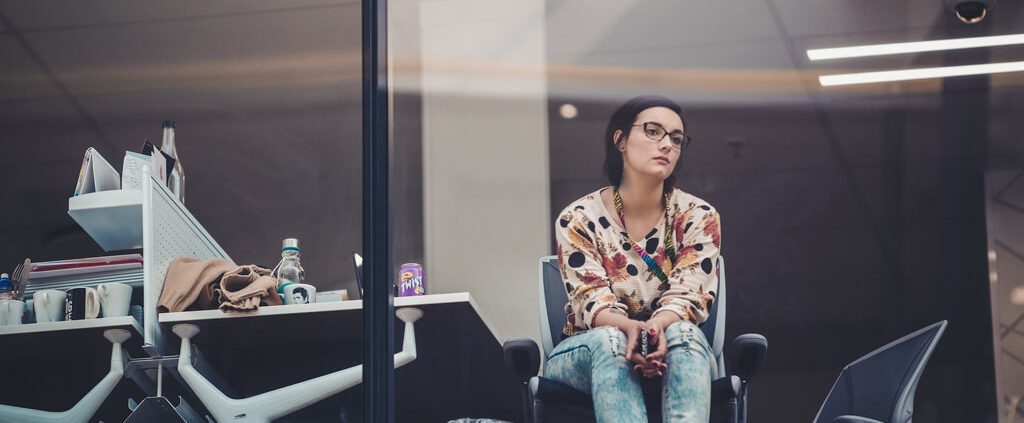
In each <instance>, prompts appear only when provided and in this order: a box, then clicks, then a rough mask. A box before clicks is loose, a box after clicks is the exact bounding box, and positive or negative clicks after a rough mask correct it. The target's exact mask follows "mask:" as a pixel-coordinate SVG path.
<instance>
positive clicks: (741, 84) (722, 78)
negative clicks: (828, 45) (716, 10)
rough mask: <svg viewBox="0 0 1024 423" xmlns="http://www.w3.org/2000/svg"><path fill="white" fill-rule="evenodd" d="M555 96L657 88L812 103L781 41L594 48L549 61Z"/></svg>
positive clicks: (705, 100)
mask: <svg viewBox="0 0 1024 423" xmlns="http://www.w3.org/2000/svg"><path fill="white" fill-rule="evenodd" d="M548 66H549V74H548V79H549V80H548V84H549V91H550V95H551V96H552V97H567V98H578V97H583V98H606V99H619V98H622V99H625V98H629V97H632V96H633V95H635V94H636V93H639V92H657V93H662V94H664V95H669V96H673V97H678V98H685V99H688V101H693V102H694V103H698V104H736V103H741V104H742V103H758V102H775V103H792V102H798V103H799V102H806V101H807V96H806V94H805V90H804V87H803V82H802V81H801V79H800V75H799V74H798V73H797V72H796V71H794V70H793V66H792V63H791V60H790V59H789V55H788V54H787V52H786V47H785V44H784V43H783V42H782V41H781V40H777V39H775V40H772V39H769V40H763V41H753V42H734V43H730V44H728V45H727V46H722V45H694V46H683V47H676V48H652V49H635V50H630V51H623V52H616V53H605V52H588V53H587V54H583V55H580V56H579V57H576V58H574V59H573V60H571V61H563V62H557V61H555V60H552V62H551V63H549V65H548Z"/></svg>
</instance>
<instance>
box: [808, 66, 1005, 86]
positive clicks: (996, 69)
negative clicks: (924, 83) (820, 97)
mask: <svg viewBox="0 0 1024 423" xmlns="http://www.w3.org/2000/svg"><path fill="white" fill-rule="evenodd" d="M1021 71H1024V62H1003V63H988V64H984V65H966V66H945V67H941V68H921V69H907V70H896V71H882V72H863V73H846V74H839V75H823V76H819V77H818V82H820V83H821V86H823V87H831V86H835V85H852V84H870V83H875V82H892V81H909V80H913V79H928V78H945V77H950V76H967V75H984V74H990V73H1005V72H1021Z"/></svg>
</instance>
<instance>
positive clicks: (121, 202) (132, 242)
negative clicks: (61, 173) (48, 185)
mask: <svg viewBox="0 0 1024 423" xmlns="http://www.w3.org/2000/svg"><path fill="white" fill-rule="evenodd" d="M68 214H69V215H71V218H72V219H75V222H78V225H79V226H81V227H82V229H84V230H85V232H87V233H88V234H89V236H91V237H92V239H93V240H95V241H96V243H97V244H99V245H100V247H102V248H103V249H104V250H106V251H115V250H130V249H138V248H142V191H141V190H131V189H127V190H111V191H100V192H92V193H88V194H82V195H79V196H75V197H71V198H68Z"/></svg>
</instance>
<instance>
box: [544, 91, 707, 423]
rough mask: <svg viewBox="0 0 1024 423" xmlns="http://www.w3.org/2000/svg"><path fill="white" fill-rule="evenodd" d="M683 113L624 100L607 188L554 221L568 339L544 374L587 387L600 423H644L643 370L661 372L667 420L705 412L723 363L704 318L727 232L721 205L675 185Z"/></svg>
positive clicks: (610, 148)
mask: <svg viewBox="0 0 1024 423" xmlns="http://www.w3.org/2000/svg"><path fill="white" fill-rule="evenodd" d="M680 113H681V109H680V107H679V106H678V105H677V104H675V103H674V102H672V101H671V100H669V99H667V98H663V97H655V96H641V97H636V98H633V99H631V100H629V101H628V102H626V103H625V104H624V105H622V107H620V108H619V109H618V110H617V111H616V112H615V114H613V115H612V118H611V120H610V122H609V123H608V128H607V130H606V133H605V139H604V144H605V152H606V156H605V171H606V172H607V174H608V179H609V181H610V182H611V186H610V187H605V188H602V189H600V190H598V191H596V192H594V193H591V194H588V195H586V196H584V197H583V198H580V199H579V200H576V201H575V202H573V203H572V204H570V205H569V206H568V207H566V208H565V210H563V211H562V212H561V213H560V214H559V216H558V219H557V220H556V222H555V233H556V239H557V240H558V262H559V267H560V269H561V272H562V279H563V280H564V281H565V289H566V290H567V291H568V294H569V303H568V304H567V305H566V312H567V314H568V316H567V317H568V319H567V323H566V327H565V334H566V335H570V336H568V337H567V338H565V339H564V340H563V341H562V342H560V343H559V344H558V345H557V346H556V347H555V349H554V351H552V353H551V356H550V357H548V360H547V363H546V364H545V367H544V375H545V377H547V378H550V379H554V380H557V381H560V382H563V383H566V384H569V385H571V386H573V387H575V388H576V389H579V390H582V391H584V392H590V393H591V394H592V397H593V401H594V412H595V414H596V417H597V421H598V422H643V421H646V420H647V412H646V409H645V407H644V400H643V394H642V392H641V387H640V378H641V377H644V378H661V379H662V386H663V388H662V415H663V418H664V420H665V421H666V422H707V421H708V418H709V413H710V407H711V398H710V397H711V394H710V391H711V379H712V377H713V376H715V375H714V374H713V372H714V371H715V369H716V367H715V366H714V365H713V362H714V358H713V354H712V352H711V348H710V347H709V346H708V341H707V340H706V339H705V338H704V335H703V333H702V332H701V331H700V329H698V328H697V325H699V324H701V323H702V322H704V320H705V319H707V316H708V310H709V307H710V304H711V302H712V301H714V295H715V292H714V289H715V287H716V286H717V273H718V269H717V260H718V251H719V248H720V246H721V235H720V234H721V232H720V230H719V217H718V213H717V212H716V211H715V209H714V208H713V207H711V206H710V205H709V204H708V203H706V202H705V201H703V200H701V199H699V198H697V197H695V196H693V195H690V194H687V193H685V192H683V191H681V190H679V189H675V188H674V186H673V182H674V171H675V168H676V162H678V161H679V156H680V154H681V153H682V151H683V149H685V148H686V146H687V144H689V141H690V138H689V136H687V135H686V126H685V123H684V121H683V118H682V116H681V115H680ZM641 331H644V332H647V335H648V340H649V348H650V351H651V352H650V353H649V354H647V355H642V354H640V353H639V352H636V347H637V344H638V340H640V339H641Z"/></svg>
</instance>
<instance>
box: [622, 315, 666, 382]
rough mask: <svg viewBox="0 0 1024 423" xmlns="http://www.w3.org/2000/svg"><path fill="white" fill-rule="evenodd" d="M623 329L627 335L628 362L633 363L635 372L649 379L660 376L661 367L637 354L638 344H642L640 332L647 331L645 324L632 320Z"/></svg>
mask: <svg viewBox="0 0 1024 423" xmlns="http://www.w3.org/2000/svg"><path fill="white" fill-rule="evenodd" d="M621 329H623V332H625V333H626V360H628V361H630V362H632V363H633V370H636V371H638V372H640V373H641V374H642V375H643V376H644V377H648V378H649V377H655V376H658V375H659V373H660V372H661V365H660V364H659V363H658V362H656V361H651V360H648V359H647V358H646V357H644V356H643V354H640V353H637V352H636V346H637V343H638V342H640V332H642V331H644V330H647V328H646V325H644V322H641V321H637V320H630V323H629V324H627V325H626V327H625V328H621Z"/></svg>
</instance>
